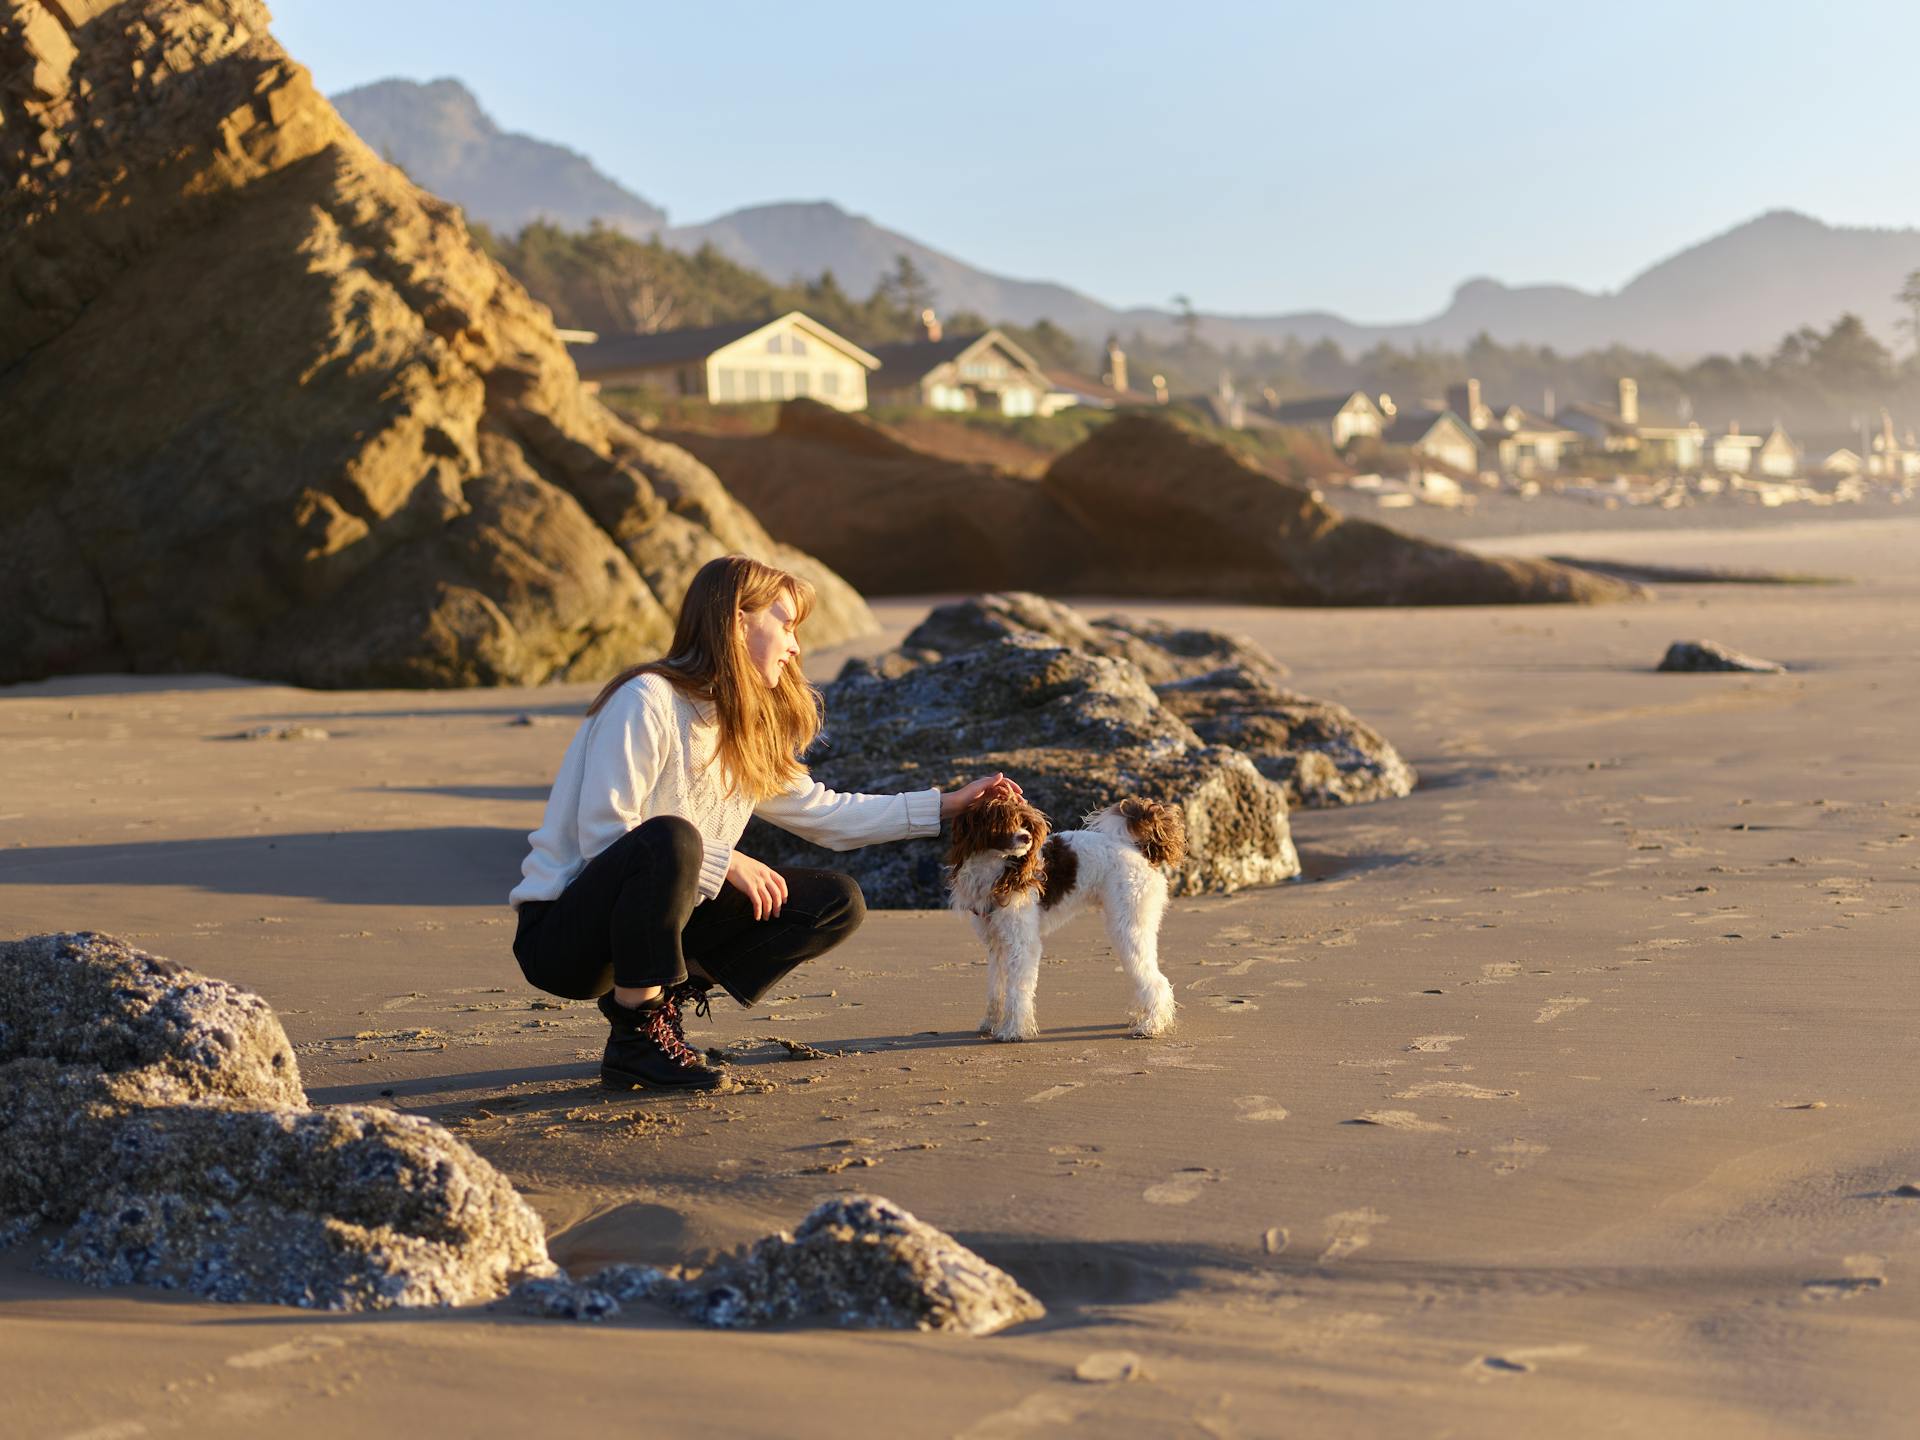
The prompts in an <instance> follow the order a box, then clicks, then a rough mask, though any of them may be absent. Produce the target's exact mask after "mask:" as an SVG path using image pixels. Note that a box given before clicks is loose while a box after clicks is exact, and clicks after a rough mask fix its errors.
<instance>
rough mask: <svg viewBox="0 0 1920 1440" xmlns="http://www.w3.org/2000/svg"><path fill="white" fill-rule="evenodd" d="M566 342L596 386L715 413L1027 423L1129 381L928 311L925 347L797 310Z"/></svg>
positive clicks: (1102, 401)
mask: <svg viewBox="0 0 1920 1440" xmlns="http://www.w3.org/2000/svg"><path fill="white" fill-rule="evenodd" d="M563 335H564V337H565V338H566V339H567V340H568V349H569V351H570V352H571V353H572V355H573V360H574V364H575V365H576V366H577V367H578V368H579V371H580V375H581V378H582V379H584V380H587V381H589V382H590V383H593V384H597V385H601V386H646V387H648V388H651V389H655V390H663V391H665V392H666V393H668V394H672V395H679V396H684V397H688V398H691V399H698V400H705V401H708V402H710V403H712V404H716V405H729V404H739V403H745V402H748V401H755V400H794V399H799V398H801V397H803V396H804V397H808V398H811V399H814V400H819V401H821V402H823V403H824V404H827V405H832V406H835V407H836V408H838V409H841V410H865V409H867V408H868V407H869V406H874V405H920V406H925V407H926V408H928V409H931V410H946V411H968V410H983V411H988V412H991V413H993V414H999V415H1012V416H1020V415H1050V414H1053V413H1055V412H1056V411H1058V410H1062V409H1065V408H1066V407H1068V406H1070V405H1084V404H1091V405H1103V406H1104V405H1112V404H1115V403H1120V402H1121V401H1123V400H1124V399H1125V397H1124V396H1123V395H1122V393H1121V392H1122V391H1124V390H1125V383H1124V381H1125V377H1124V375H1122V377H1121V381H1122V383H1121V385H1120V386H1119V387H1118V388H1116V387H1114V386H1112V385H1109V384H1107V383H1106V382H1105V381H1101V380H1095V379H1093V378H1092V377H1090V376H1079V375H1073V374H1071V373H1069V372H1066V371H1050V370H1047V369H1044V368H1043V367H1042V366H1041V365H1040V364H1039V362H1038V361H1036V360H1035V359H1034V358H1033V356H1031V355H1029V354H1028V353H1027V352H1026V351H1025V350H1024V349H1022V348H1021V347H1020V346H1018V345H1016V344H1015V343H1014V342H1013V341H1012V340H1010V339H1009V338H1008V337H1007V336H1006V335H1004V334H1002V333H1001V332H1000V331H998V330H979V331H972V332H969V333H967V334H963V335H948V334H946V333H945V332H944V330H943V328H942V326H941V324H940V322H939V319H938V318H937V317H936V316H935V315H934V314H933V312H932V311H928V312H926V313H925V314H924V315H923V316H922V317H921V333H920V336H919V338H918V339H916V340H909V341H903V342H900V343H897V344H889V345H875V346H873V347H871V348H870V349H869V348H864V347H862V346H859V345H856V344H854V343H853V342H852V341H851V340H849V339H847V338H846V337H845V336H843V335H838V334H835V333H834V332H833V331H832V330H830V329H828V328H827V327H826V326H825V325H822V324H821V323H820V322H819V321H817V320H814V319H812V318H810V317H809V316H807V315H804V314H802V313H801V312H800V311H798V310H793V311H789V312H788V313H787V314H785V315H780V316H776V317H775V318H774V319H771V320H753V321H744V322H740V323H737V324H731V325H709V326H706V327H704V328H702V329H697V330H666V331H662V332H660V333H658V334H654V335H616V336H600V335H595V334H592V333H590V332H585V331H566V332H563ZM1139 398H1141V399H1143V400H1147V399H1150V398H1151V397H1139Z"/></svg>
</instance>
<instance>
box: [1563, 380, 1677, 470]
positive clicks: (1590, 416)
mask: <svg viewBox="0 0 1920 1440" xmlns="http://www.w3.org/2000/svg"><path fill="white" fill-rule="evenodd" d="M1555 419H1556V420H1558V421H1559V423H1560V424H1562V425H1564V426H1565V427H1566V428H1568V429H1569V430H1573V431H1575V432H1577V433H1578V434H1579V435H1580V437H1581V439H1582V440H1583V441H1584V442H1585V443H1586V444H1587V445H1588V446H1589V447H1590V448H1592V449H1594V450H1597V451H1599V452H1601V453H1604V454H1609V455H1631V456H1633V457H1634V459H1635V460H1636V461H1637V462H1638V464H1639V465H1640V466H1641V467H1642V468H1645V469H1659V470H1682V471H1686V470H1698V469H1699V468H1700V465H1701V461H1702V459H1703V458H1704V455H1705V441H1706V432H1705V431H1704V430H1702V429H1701V428H1700V426H1699V424H1698V423H1697V422H1695V421H1693V420H1668V419H1662V418H1658V417H1655V416H1652V415H1644V414H1642V413H1641V410H1640V386H1639V384H1638V383H1637V382H1635V381H1634V380H1632V379H1629V378H1628V377H1627V376H1624V375H1623V376H1621V377H1620V381H1619V388H1618V393H1617V396H1616V403H1615V405H1613V406H1612V407H1609V406H1606V405H1592V404H1586V403H1584V402H1583V403H1579V404H1574V405H1569V406H1567V408H1566V409H1565V410H1563V411H1561V412H1560V414H1559V415H1557V416H1556V417H1555Z"/></svg>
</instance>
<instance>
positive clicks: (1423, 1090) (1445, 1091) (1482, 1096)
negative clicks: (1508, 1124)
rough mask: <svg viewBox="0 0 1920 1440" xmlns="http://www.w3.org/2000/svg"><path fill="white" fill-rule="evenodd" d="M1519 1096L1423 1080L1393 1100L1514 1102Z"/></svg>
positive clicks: (1456, 1082)
mask: <svg viewBox="0 0 1920 1440" xmlns="http://www.w3.org/2000/svg"><path fill="white" fill-rule="evenodd" d="M1519 1094H1520V1092H1519V1091H1518V1090H1489V1089H1487V1088H1486V1087H1484V1086H1481V1085H1469V1084H1467V1083H1466V1082H1465V1081H1464V1080H1422V1081H1421V1082H1420V1083H1419V1084H1418V1085H1409V1086H1408V1087H1407V1088H1406V1089H1405V1090H1396V1091H1394V1092H1393V1098H1394V1099H1396V1100H1424V1099H1426V1098H1427V1097H1428V1096H1431V1095H1444V1096H1446V1097H1447V1098H1449V1099H1452V1100H1512V1099H1515V1098H1517V1097H1518V1096H1519Z"/></svg>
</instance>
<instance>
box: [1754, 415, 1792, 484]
mask: <svg viewBox="0 0 1920 1440" xmlns="http://www.w3.org/2000/svg"><path fill="white" fill-rule="evenodd" d="M1754 469H1756V470H1758V471H1759V472H1760V473H1761V474H1762V475H1771V476H1773V477H1774V478H1775V479H1781V480H1784V479H1787V478H1789V477H1791V476H1794V475H1798V474H1799V473H1800V447H1799V446H1798V445H1796V444H1794V443H1793V440H1792V438H1791V437H1790V436H1789V435H1788V434H1787V432H1786V431H1785V430H1784V429H1783V428H1781V426H1780V425H1779V424H1778V423H1776V424H1775V425H1774V427H1773V428H1772V429H1771V430H1769V431H1768V432H1767V437H1766V439H1764V440H1762V441H1761V442H1760V447H1759V449H1757V450H1756V451H1754Z"/></svg>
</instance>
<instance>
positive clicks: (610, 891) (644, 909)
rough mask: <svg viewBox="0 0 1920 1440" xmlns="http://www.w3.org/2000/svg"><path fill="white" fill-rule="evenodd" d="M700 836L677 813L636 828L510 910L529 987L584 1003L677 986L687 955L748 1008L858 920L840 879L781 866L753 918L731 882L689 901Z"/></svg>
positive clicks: (695, 884)
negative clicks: (773, 910) (774, 891)
mask: <svg viewBox="0 0 1920 1440" xmlns="http://www.w3.org/2000/svg"><path fill="white" fill-rule="evenodd" d="M703 853H704V851H703V846H702V843H701V840H700V832H699V831H698V830H696V829H694V827H693V825H692V823H691V822H689V821H687V820H683V819H681V818H680V817H679V816H678V815H661V816H656V817H655V818H654V819H652V820H648V821H646V822H645V823H644V824H641V825H639V826H636V827H635V828H634V829H632V830H629V831H628V832H627V833H626V834H625V835H623V836H621V837H620V838H619V839H618V840H616V841H614V842H613V844H611V845H609V846H608V847H607V848H606V849H605V850H603V851H601V852H600V854H598V855H596V856H594V857H593V859H592V860H590V861H588V862H587V867H586V868H585V869H584V870H582V871H581V872H580V873H579V874H578V875H576V876H574V877H573V881H572V883H571V884H569V885H568V886H567V888H566V889H565V890H564V891H563V892H562V893H561V895H560V898H559V899H558V900H528V901H525V902H523V903H522V904H521V906H520V925H519V929H518V931H517V932H516V933H515V935H514V938H513V955H514V958H515V959H516V960H518V961H519V962H520V969H521V972H522V973H523V974H524V975H525V976H526V977H527V980H528V982H529V983H530V984H532V985H534V986H535V987H537V988H539V989H541V990H545V991H546V992H547V993H548V994H550V995H561V996H564V997H566V998H567V999H569V1000H591V999H593V998H594V997H596V996H599V995H604V994H606V993H607V991H609V990H611V989H612V988H613V987H614V985H615V984H620V985H627V986H646V985H677V984H679V983H680V982H681V981H682V980H685V979H686V978H687V962H688V961H689V960H692V961H693V962H694V963H695V964H696V965H698V966H699V968H700V969H701V970H702V971H704V972H705V974H706V975H707V977H708V978H709V979H711V980H713V981H715V982H716V983H718V984H719V985H720V986H722V987H723V988H724V989H725V990H726V992H727V993H728V994H729V995H731V996H733V998H734V999H736V1000H738V1001H739V1002H740V1003H741V1004H742V1005H754V1004H757V1003H758V1002H759V1000H760V997H761V996H762V995H764V994H766V993H767V991H768V990H770V989H772V988H773V986H774V985H775V984H776V983H778V981H779V980H780V978H781V977H782V976H783V975H785V974H786V973H787V972H788V971H790V970H792V969H793V968H794V967H795V966H797V965H799V964H800V963H801V962H802V961H805V960H811V959H812V958H813V957H814V956H816V955H821V954H824V953H825V952H826V951H828V950H831V949H832V948H833V947H834V946H835V945H838V944H839V943H840V942H841V941H842V940H844V939H846V938H847V936H849V935H851V934H852V933H853V932H854V931H855V930H856V929H857V928H858V927H859V925H860V922H861V921H862V920H864V919H865V918H866V915H867V902H866V899H865V897H864V896H862V895H861V893H860V886H859V884H858V883H857V882H856V881H855V880H854V879H853V877H852V876H851V875H842V874H841V873H840V872H839V871H837V870H805V869H791V870H789V869H784V868H783V869H781V870H780V874H781V876H782V877H784V878H785V880H786V882H787V900H786V903H785V904H784V905H782V906H781V907H780V913H779V914H778V915H777V916H774V917H772V918H769V919H766V920H755V919H754V918H753V902H752V901H751V900H749V899H748V898H747V897H746V896H745V895H743V894H742V893H741V892H740V891H738V890H736V889H734V887H733V886H731V885H723V886H721V887H720V893H719V894H718V895H716V896H715V897H714V898H713V899H711V900H708V901H706V902H704V903H702V902H701V901H700V890H699V880H700V861H701V858H702V855H703Z"/></svg>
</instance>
